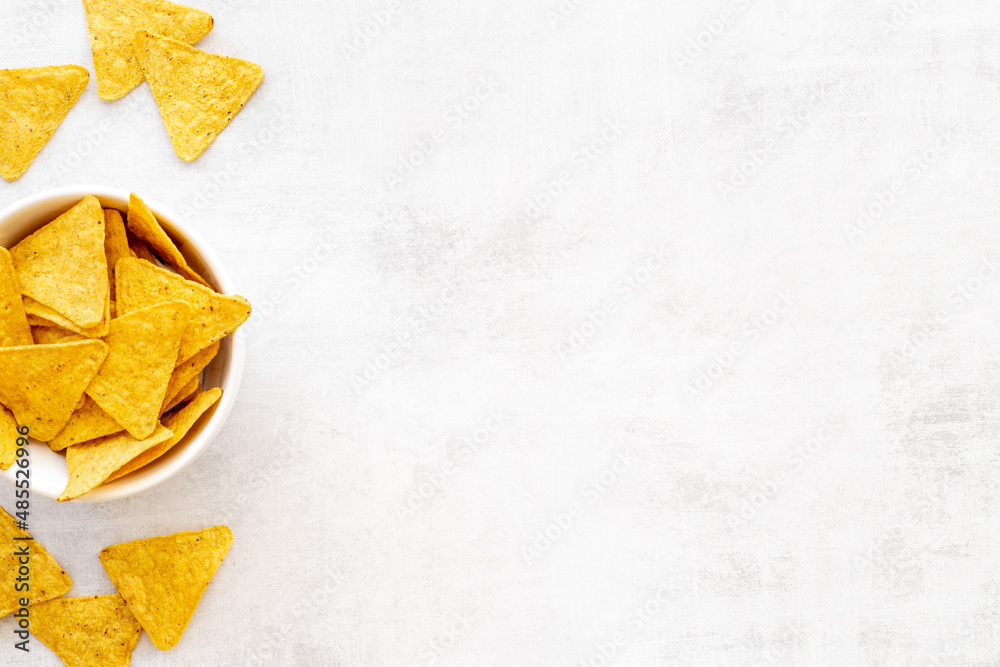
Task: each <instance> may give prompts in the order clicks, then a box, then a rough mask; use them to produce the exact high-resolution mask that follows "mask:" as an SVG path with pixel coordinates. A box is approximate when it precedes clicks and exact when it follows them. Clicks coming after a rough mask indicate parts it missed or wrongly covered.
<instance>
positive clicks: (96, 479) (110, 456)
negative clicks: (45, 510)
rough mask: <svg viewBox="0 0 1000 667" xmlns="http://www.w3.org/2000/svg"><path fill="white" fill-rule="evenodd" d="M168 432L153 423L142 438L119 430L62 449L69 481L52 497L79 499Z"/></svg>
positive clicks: (61, 500)
mask: <svg viewBox="0 0 1000 667" xmlns="http://www.w3.org/2000/svg"><path fill="white" fill-rule="evenodd" d="M172 435H173V433H172V432H171V431H170V429H168V428H164V427H163V426H159V425H157V427H156V430H155V431H153V434H152V435H151V436H149V437H148V438H144V439H142V440H140V439H138V438H133V437H132V436H130V435H129V434H128V433H119V434H117V435H109V436H106V437H103V438H98V439H97V440H91V441H90V442H85V443H83V444H80V445H73V446H72V447H70V448H69V449H67V450H66V467H67V468H68V469H69V481H68V482H67V483H66V488H65V489H63V492H62V493H61V494H59V497H58V498H56V500H58V501H59V502H63V501H66V500H73V499H74V498H79V497H80V496H82V495H83V494H85V493H86V492H87V491H90V490H91V489H93V488H94V487H95V486H97V485H99V484H100V483H101V482H103V481H104V480H106V479H107V478H108V477H109V476H111V474H112V473H113V472H114V471H116V470H118V469H119V468H121V467H122V466H123V465H125V464H126V463H128V462H129V461H131V460H132V459H134V458H135V457H137V456H139V455H140V454H142V453H143V452H144V451H146V450H147V449H149V448H150V447H155V446H156V445H158V444H160V443H161V442H163V441H164V440H167V439H168V438H170V436H172Z"/></svg>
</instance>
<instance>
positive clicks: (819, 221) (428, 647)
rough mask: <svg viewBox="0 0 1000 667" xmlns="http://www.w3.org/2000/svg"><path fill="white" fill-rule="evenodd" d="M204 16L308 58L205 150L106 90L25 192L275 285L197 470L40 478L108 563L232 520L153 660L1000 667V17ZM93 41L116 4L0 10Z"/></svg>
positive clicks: (823, 6)
mask: <svg viewBox="0 0 1000 667" xmlns="http://www.w3.org/2000/svg"><path fill="white" fill-rule="evenodd" d="M198 5H199V6H200V7H203V8H205V9H207V10H210V11H211V12H212V13H213V14H214V16H215V18H216V28H215V30H214V31H213V32H212V33H211V34H210V35H209V36H208V37H207V38H206V39H205V40H203V41H202V43H201V45H202V46H203V47H204V48H206V49H208V50H211V51H215V52H219V53H224V54H228V55H234V56H240V57H244V58H247V59H250V60H254V61H256V62H258V63H260V64H262V65H263V66H264V69H265V71H266V79H265V82H264V84H263V86H262V87H261V88H260V90H259V91H258V93H257V94H256V95H255V97H254V98H253V99H252V100H251V102H250V104H249V105H248V106H247V107H246V109H245V110H244V112H243V113H242V114H241V115H240V116H239V117H237V119H236V121H235V122H234V123H233V124H232V125H231V126H230V128H229V129H228V130H227V131H226V132H225V133H223V135H222V136H221V138H220V139H219V140H218V141H217V142H216V143H215V145H214V146H213V147H212V148H210V149H209V150H208V151H207V152H206V153H205V154H204V155H203V156H202V157H201V158H200V159H199V160H198V161H197V162H196V163H194V164H184V163H182V162H180V161H179V160H178V159H177V158H175V157H174V155H173V152H172V150H171V148H170V145H169V143H168V141H167V138H166V134H165V132H164V130H163V128H162V125H161V121H160V118H159V116H158V113H157V110H156V108H155V106H154V104H153V101H152V98H151V96H150V94H149V91H148V88H147V87H146V86H145V85H143V86H142V87H141V88H139V89H137V90H136V91H134V92H133V93H131V94H130V95H129V96H128V97H126V98H124V99H123V100H121V101H118V102H115V103H110V104H109V103H104V102H102V101H100V100H99V99H98V98H97V95H96V92H95V88H94V86H93V83H92V84H91V87H90V88H89V89H88V91H87V92H86V93H85V95H84V97H83V98H82V100H81V102H80V103H79V104H78V105H77V107H76V108H75V109H74V110H73V111H72V112H71V113H70V115H69V117H68V118H67V120H66V122H65V123H64V124H63V126H62V127H61V128H60V130H59V131H58V133H57V135H56V136H55V138H54V139H53V140H52V141H51V142H50V143H49V145H48V146H47V147H46V148H45V149H44V152H43V153H42V155H41V156H40V157H39V158H38V160H37V161H36V162H35V164H34V165H33V166H32V168H31V169H30V171H29V172H28V173H27V175H26V176H24V177H23V178H22V179H21V180H20V181H18V182H17V183H14V184H0V204H2V205H6V204H8V203H10V202H13V201H15V200H17V199H19V198H21V197H23V196H26V195H29V194H33V193H35V192H37V191H39V190H41V189H44V188H48V187H52V186H56V185H61V184H71V183H78V182H94V183H102V184H107V185H113V186H119V187H124V188H131V189H134V190H135V191H137V192H139V193H140V194H142V195H144V196H148V197H150V198H152V199H156V200H159V201H162V202H163V203H164V204H166V205H168V206H171V207H173V208H175V209H177V210H179V211H181V212H182V213H184V214H185V215H187V216H188V218H189V219H190V220H191V221H192V222H193V223H194V224H196V225H197V226H198V228H199V229H200V231H201V232H202V233H203V234H204V235H205V237H207V239H208V240H209V241H210V242H211V243H212V244H213V245H214V246H215V248H216V250H217V251H218V252H219V254H220V255H221V256H222V258H223V259H224V261H225V262H226V264H227V265H228V267H229V269H230V271H231V273H232V274H233V277H234V279H235V282H236V284H237V285H238V286H239V287H240V291H241V292H242V293H243V294H244V295H245V296H247V297H248V298H249V299H250V300H251V301H252V302H253V304H254V306H255V310H256V312H255V315H254V318H253V320H252V326H251V327H249V329H248V332H247V336H248V338H249V355H248V366H247V369H248V370H247V375H246V379H245V381H244V386H243V390H242V393H241V395H240V400H239V404H238V406H237V408H236V410H235V412H234V414H233V416H232V418H231V419H230V421H229V423H228V425H227V427H226V429H225V431H224V432H223V434H222V436H221V437H220V439H219V440H218V441H217V442H216V443H215V445H214V446H213V447H212V449H211V450H210V451H209V452H208V453H207V454H206V455H205V456H204V457H203V458H202V459H201V460H200V461H199V463H198V465H197V467H196V468H194V469H192V470H190V471H188V472H186V474H184V475H182V476H180V477H179V478H176V479H174V480H173V481H171V482H169V483H167V484H165V485H164V486H162V487H160V488H159V489H156V490H155V491H153V492H150V493H148V494H146V495H144V496H142V497H138V498H134V499H131V500H128V501H123V502H118V503H113V504H109V505H104V506H93V505H72V504H70V505H58V506H57V504H56V503H54V502H49V501H46V500H44V499H40V498H36V499H35V502H34V512H35V513H34V516H33V526H34V529H35V533H36V536H37V537H39V539H40V540H41V541H42V542H43V544H45V545H46V546H47V547H48V548H49V549H50V550H51V551H52V552H53V554H54V555H55V556H56V557H57V558H58V560H59V561H60V562H61V563H62V564H63V565H64V566H65V567H66V569H67V570H68V571H69V572H70V573H71V574H72V576H73V579H74V587H73V591H72V593H73V594H74V595H91V594H100V593H107V592H111V591H112V590H113V589H112V587H111V584H110V582H109V581H108V579H107V577H106V576H105V574H104V572H103V570H102V569H101V567H100V565H99V563H98V560H97V553H98V551H99V550H100V549H101V548H102V547H104V546H106V545H108V544H111V543H114V542H120V541H123V540H128V539H133V538H138V537H145V536H149V535H155V534H165V533H169V532H173V531H176V530H182V529H188V528H196V527H201V526H204V525H211V524H214V523H218V522H227V523H228V524H229V525H230V526H232V528H233V530H234V532H235V534H236V542H235V545H234V547H233V550H232V552H231V553H230V555H229V557H228V558H227V560H226V562H225V564H224V565H223V567H222V569H221V571H220V573H219V575H218V576H217V577H216V579H215V580H214V582H213V583H212V585H211V587H210V589H209V590H208V592H207V594H206V596H205V598H204V599H203V600H202V603H201V606H200V608H199V610H198V613H197V615H196V617H195V619H194V621H193V622H192V624H191V626H190V627H189V628H188V631H187V633H186V635H185V637H184V639H183V641H182V642H181V643H180V645H179V646H178V647H177V648H176V649H175V650H174V651H171V652H168V653H163V652H160V651H158V650H156V649H155V648H154V647H153V646H152V644H151V643H150V642H149V640H148V638H145V637H144V638H143V639H142V640H141V642H140V644H139V647H138V649H137V650H136V652H135V654H134V655H133V663H132V664H133V665H135V666H136V667H143V666H146V665H257V664H266V665H288V666H293V665H294V666H299V665H304V666H312V665H347V666H353V665H398V666H400V667H409V666H421V665H427V666H429V665H442V666H448V665H452V666H467V665H498V666H505V667H506V666H515V665H517V666H520V665H540V666H548V665H556V666H561V665H566V666H579V665H593V666H594V667H601V666H602V665H612V664H614V665H663V666H669V665H699V666H701V665H705V666H708V665H712V666H715V665H754V666H756V665H937V664H940V665H995V664H1000V641H998V634H997V633H998V629H997V628H998V625H997V611H998V600H1000V597H998V596H1000V575H998V568H997V566H996V562H997V560H998V559H1000V553H998V547H1000V538H998V537H997V535H998V528H1000V525H998V524H1000V496H998V495H997V494H996V492H995V490H994V489H995V486H996V482H997V480H998V478H1000V459H998V457H997V455H996V451H997V444H998V428H997V425H998V422H1000V396H998V392H997V389H998V384H1000V349H998V347H997V344H996V342H995V340H996V335H995V330H996V320H997V314H998V313H1000V308H998V305H997V297H998V295H1000V288H998V283H1000V273H998V271H1000V267H997V265H996V264H995V262H996V261H997V259H998V258H1000V234H998V227H997V204H998V194H1000V187H998V183H1000V174H998V157H997V156H998V155H1000V137H998V132H997V127H996V126H997V120H998V108H1000V95H998V84H1000V81H998V74H1000V7H998V6H997V5H996V4H995V3H991V2H986V1H974V0H954V1H952V2H943V1H939V0H907V1H906V2H902V1H900V2H898V3H895V4H893V3H891V2H861V1H857V0H854V1H847V2H844V1H834V0H816V1H813V2H798V3H793V2H785V1H783V0H746V1H744V0H729V1H728V2H709V3H697V2H685V3H682V2H662V1H654V0H618V1H616V2H609V1H599V0H577V3H576V4H574V3H573V0H562V1H561V2H560V1H559V0H505V1H504V2H490V3H478V2H456V1H454V0H438V1H435V0H395V1H393V2H385V1H382V0H375V1H374V2H363V1H361V0H344V1H343V2H326V1H323V0H300V1H299V2H292V1H287V2H279V1H278V0H271V1H265V0H201V1H200V2H199V3H198ZM560 11H562V12H563V15H559V14H554V13H553V12H560ZM376 16H380V17H381V18H382V21H383V23H386V24H387V25H385V26H384V27H381V28H380V29H378V30H377V31H375V30H372V32H377V33H378V34H376V36H375V37H373V38H371V39H370V40H369V43H367V44H365V43H364V41H363V40H361V39H359V40H358V41H357V42H356V44H358V46H357V47H356V50H355V51H354V52H350V53H347V52H345V49H344V45H347V44H351V42H352V40H353V39H355V37H356V35H357V34H358V31H359V30H362V29H364V28H365V26H373V25H376V24H375V23H374V22H375V20H376V19H375V17H376ZM706 31H707V32H706ZM713 31H714V34H713ZM698 41H700V42H701V46H697V42H698ZM692 44H694V46H692ZM685 53H687V54H688V55H689V56H690V57H689V58H687V59H686V60H685V59H679V56H680V55H683V54H685ZM63 63H78V64H82V65H86V66H87V67H88V68H91V69H92V61H91V57H90V53H89V48H88V44H87V38H86V31H85V26H84V18H83V12H82V9H81V7H80V3H79V2H78V1H77V0H5V1H4V2H3V3H0V66H3V67H16V66H27V65H42V64H63ZM463 106H464V108H465V109H466V110H462V111H460V110H457V109H462V108H463ZM102 122H105V125H104V127H103V128H102V127H101V123H102ZM88 133H89V134H88ZM588 147H589V148H588ZM227 169H228V171H229V172H230V173H231V174H232V175H230V176H226V172H227ZM550 193H551V194H550ZM865 210H868V211H869V212H870V216H871V217H870V218H867V219H861V220H860V222H859V214H860V213H861V212H862V211H865ZM734 346H735V347H734ZM731 350H735V353H733V352H731ZM702 374H704V375H702ZM687 386H690V387H691V388H692V389H693V390H696V391H686V390H685V387H687ZM477 438H478V441H479V442H478V443H477V441H476V440H477ZM616 461H617V463H616ZM602 480H603V481H602ZM11 503H12V494H8V495H0V504H2V505H3V506H4V507H10V505H11ZM404 507H408V509H406V510H405V511H401V509H402V508H404ZM545 533H548V535H549V536H550V538H545V537H543V535H544V534H545ZM12 630H13V624H12V623H11V621H10V619H7V620H5V621H3V622H0V662H2V663H3V664H27V665H55V664H57V662H56V659H55V658H54V657H53V656H52V655H51V654H50V653H49V652H48V651H47V650H46V649H45V648H44V647H42V646H41V645H40V643H39V642H37V641H35V642H34V643H33V646H34V647H35V652H33V653H32V654H31V656H30V659H24V658H23V657H21V656H20V655H19V654H15V653H14V651H13V649H12V647H11V644H12V643H13V636H12ZM602 652H603V654H602ZM605 655H607V656H608V657H605Z"/></svg>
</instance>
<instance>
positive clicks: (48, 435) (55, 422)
mask: <svg viewBox="0 0 1000 667" xmlns="http://www.w3.org/2000/svg"><path fill="white" fill-rule="evenodd" d="M107 356H108V346H107V345H105V344H104V343H102V342H101V341H99V340H87V341H79V342H72V343H56V344H55V345H26V346H23V347H2V348H0V404H3V405H6V406H7V407H8V408H10V410H11V411H12V412H13V413H14V417H16V418H17V423H18V424H21V425H22V426H27V427H29V428H30V429H31V437H33V438H35V439H36V440H41V441H42V442H47V441H49V440H51V439H52V438H54V437H55V436H56V434H57V433H59V431H61V430H62V429H63V427H64V426H66V422H68V421H69V418H70V417H71V416H72V414H73V410H74V409H75V408H76V404H77V401H79V400H80V396H81V395H82V394H83V391H84V390H85V389H86V388H87V385H89V384H90V381H91V380H92V379H93V378H94V376H95V375H97V370H98V369H99V368H100V367H101V364H102V363H103V362H104V358H105V357H107ZM159 405H160V404H159V403H158V404H157V408H158V407H159Z"/></svg>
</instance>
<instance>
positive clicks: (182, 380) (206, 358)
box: [162, 341, 219, 412]
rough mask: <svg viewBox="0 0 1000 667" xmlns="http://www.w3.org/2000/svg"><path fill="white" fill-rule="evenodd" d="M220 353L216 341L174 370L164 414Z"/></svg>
mask: <svg viewBox="0 0 1000 667" xmlns="http://www.w3.org/2000/svg"><path fill="white" fill-rule="evenodd" d="M218 353H219V341H215V342H214V343H212V344H211V345H209V346H208V347H206V348H205V349H204V350H201V351H200V352H198V353H197V354H195V355H194V356H193V357H191V358H190V359H188V360H187V361H185V362H184V363H182V364H181V365H180V366H178V367H177V368H175V369H174V374H173V375H171V376H170V384H169V385H168V386H167V397H166V398H165V399H163V409H162V411H163V412H166V411H167V405H169V404H170V403H171V402H172V401H173V400H174V398H176V397H177V394H178V393H179V392H180V390H181V389H183V388H185V387H187V386H188V385H189V384H191V380H193V379H196V378H197V377H198V376H199V375H200V374H201V372H202V371H203V370H205V366H208V365H209V364H210V363H211V362H212V359H215V355H216V354H218Z"/></svg>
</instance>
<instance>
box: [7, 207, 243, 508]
mask: <svg viewBox="0 0 1000 667" xmlns="http://www.w3.org/2000/svg"><path fill="white" fill-rule="evenodd" d="M91 194H92V195H94V196H96V197H97V198H98V199H99V200H100V202H101V206H103V207H104V208H115V209H118V210H119V211H121V213H122V215H123V216H125V214H126V213H127V211H128V200H129V193H128V192H126V191H119V190H111V189H108V188H63V189H60V190H56V191H49V192H46V193H41V194H40V195H36V196H35V197H32V198H29V199H26V200H23V201H22V202H19V203H17V204H14V205H13V206H11V207H10V208H8V209H6V210H5V211H3V212H0V246H3V247H5V248H11V247H13V246H14V245H15V244H17V243H18V242H19V241H20V240H21V239H23V238H25V237H26V236H28V235H29V234H32V233H33V232H35V231H37V230H38V229H40V228H41V227H42V226H44V225H45V224H47V223H49V222H51V221H52V220H54V219H55V218H56V217H58V216H59V215H61V214H62V213H65V212H66V211H68V210H69V209H70V208H72V207H73V206H74V205H75V204H77V203H78V202H79V201H80V200H81V199H83V198H84V197H85V196H87V195H91ZM144 201H145V202H146V204H147V205H148V206H149V208H150V209H151V210H152V211H153V213H154V214H155V215H156V217H157V219H158V220H159V221H160V224H161V225H162V226H163V228H164V230H165V231H166V232H167V234H168V235H169V236H170V238H171V239H172V240H173V241H174V243H175V244H177V247H178V248H179V249H180V250H181V252H182V253H183V254H184V257H185V258H186V259H187V261H188V263H189V265H190V266H191V268H193V269H194V270H195V271H197V272H198V273H199V274H200V275H201V276H202V277H203V278H205V280H207V281H208V282H209V283H210V284H211V285H213V286H214V287H215V288H216V289H217V290H218V291H219V292H221V293H223V294H231V293H232V290H231V286H230V284H229V278H228V276H227V275H226V274H225V270H224V269H223V268H222V266H221V265H220V263H219V261H218V259H217V258H216V257H215V256H214V253H212V251H211V249H210V248H209V247H208V246H207V245H206V244H205V243H204V241H202V240H201V239H200V238H198V236H197V234H196V233H195V232H194V231H193V230H191V229H190V228H187V227H185V226H184V224H183V222H181V221H179V220H178V219H177V218H176V216H174V215H173V214H171V213H170V212H169V211H166V210H165V209H163V207H161V206H158V205H157V204H156V203H155V202H152V201H150V200H148V199H145V198H144ZM242 355H243V348H242V339H241V338H239V337H238V336H235V335H232V336H227V337H226V338H225V339H224V340H223V341H222V344H221V346H220V348H219V353H218V355H216V357H215V359H213V360H212V363H210V364H209V365H208V366H207V367H206V368H205V370H204V371H203V372H202V375H201V380H202V386H203V387H204V388H205V389H211V388H212V387H221V388H222V391H223V394H222V398H221V399H219V401H218V402H217V403H216V404H215V405H214V406H212V408H210V409H209V410H208V411H206V412H205V414H204V415H202V416H201V418H200V419H199V420H198V422H197V423H196V424H195V425H194V426H193V427H192V428H191V430H190V431H188V433H187V434H186V435H185V436H184V439H183V440H181V441H180V442H179V443H177V444H176V445H174V446H173V447H172V448H171V449H170V451H169V452H167V453H166V454H164V455H163V456H161V457H160V458H158V459H157V460H156V461H154V462H152V463H151V464H149V465H147V466H145V467H143V468H141V469H139V470H136V471H135V472H133V473H131V474H129V475H126V476H124V477H122V478H121V479H118V480H116V481H114V482H112V483H110V484H107V485H102V486H99V487H97V488H96V489H93V490H92V491H90V492H89V493H87V494H85V495H83V496H81V497H80V498H78V499H77V500H76V502H106V501H110V500H118V499H121V498H126V497H129V496H133V495H135V494H137V493H141V492H143V491H147V490H149V489H151V488H153V487H154V486H156V485H158V484H160V483H162V482H164V481H166V480H167V479H169V478H170V477H172V476H173V475H174V474H176V473H177V472H179V471H180V470H181V469H183V468H184V467H186V466H187V465H189V464H190V463H191V462H192V461H194V459H195V458H197V456H198V455H199V454H200V453H201V452H202V451H203V450H204V449H205V447H207V446H208V444H209V442H210V441H211V440H212V439H213V438H214V437H215V435H216V434H217V433H218V431H219V430H220V429H221V427H222V424H223V422H225V420H226V417H227V416H228V414H229V412H230V411H231V409H232V406H233V404H234V402H235V395H236V392H237V391H238V389H239V383H240V379H241V376H242ZM28 450H29V452H30V455H29V458H30V466H31V467H30V471H31V490H32V491H33V492H34V493H38V494H40V495H43V496H47V497H49V498H56V497H57V496H58V495H59V494H60V493H61V492H62V490H63V489H64V488H65V487H66V482H67V480H68V477H69V476H68V473H67V470H66V457H65V456H64V455H63V454H62V453H57V452H53V451H52V450H51V449H49V446H48V445H46V444H44V443H40V442H36V441H34V440H32V441H31V444H30V445H29V446H28ZM16 470H17V466H16V465H14V466H13V467H11V469H10V470H6V471H0V474H2V475H3V476H4V477H6V478H8V479H10V480H12V481H13V480H14V474H15V471H16Z"/></svg>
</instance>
